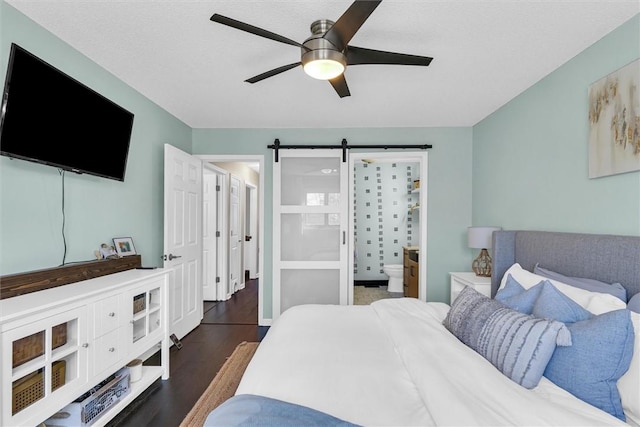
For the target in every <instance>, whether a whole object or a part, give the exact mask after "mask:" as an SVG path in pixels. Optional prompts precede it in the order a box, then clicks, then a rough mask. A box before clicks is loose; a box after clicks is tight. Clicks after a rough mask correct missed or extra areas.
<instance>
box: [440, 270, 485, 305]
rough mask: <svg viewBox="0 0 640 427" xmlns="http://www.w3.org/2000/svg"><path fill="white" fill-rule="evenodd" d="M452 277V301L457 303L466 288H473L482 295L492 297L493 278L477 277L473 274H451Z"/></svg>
mask: <svg viewBox="0 0 640 427" xmlns="http://www.w3.org/2000/svg"><path fill="white" fill-rule="evenodd" d="M449 274H450V275H451V300H450V303H452V302H453V301H455V299H456V298H457V296H458V294H459V293H460V291H462V289H464V287H465V286H471V287H472V288H473V289H475V290H476V291H478V292H480V293H481V294H482V295H486V296H488V297H490V296H491V277H481V276H476V273H473V272H464V273H449Z"/></svg>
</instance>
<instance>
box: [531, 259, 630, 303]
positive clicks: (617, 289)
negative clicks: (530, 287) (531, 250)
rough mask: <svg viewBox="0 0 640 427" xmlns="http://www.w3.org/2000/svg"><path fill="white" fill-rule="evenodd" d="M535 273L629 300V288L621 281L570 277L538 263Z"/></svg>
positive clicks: (625, 300)
mask: <svg viewBox="0 0 640 427" xmlns="http://www.w3.org/2000/svg"><path fill="white" fill-rule="evenodd" d="M533 273H534V274H538V275H540V276H544V277H546V278H547V279H553V280H557V281H558V282H562V283H565V284H567V285H570V286H573V287H575V288H580V289H585V290H587V291H591V292H600V293H603V294H611V295H613V296H615V297H617V298H620V299H621V300H622V301H624V302H627V290H626V289H625V288H624V287H623V286H622V285H621V284H620V283H611V284H609V283H605V282H601V281H599V280H595V279H585V278H582V277H569V276H565V275H564V274H560V273H556V272H555V271H551V270H547V269H545V268H542V267H539V266H538V264H536V265H535V267H533Z"/></svg>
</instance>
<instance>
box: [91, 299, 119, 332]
mask: <svg viewBox="0 0 640 427" xmlns="http://www.w3.org/2000/svg"><path fill="white" fill-rule="evenodd" d="M122 321H123V316H122V304H121V303H120V295H114V296H112V297H109V298H104V299H102V300H100V301H98V302H96V303H95V304H94V305H93V336H94V337H96V338H97V337H100V336H102V335H104V334H106V333H107V332H111V331H113V330H115V329H117V328H118V327H119V326H121V325H122Z"/></svg>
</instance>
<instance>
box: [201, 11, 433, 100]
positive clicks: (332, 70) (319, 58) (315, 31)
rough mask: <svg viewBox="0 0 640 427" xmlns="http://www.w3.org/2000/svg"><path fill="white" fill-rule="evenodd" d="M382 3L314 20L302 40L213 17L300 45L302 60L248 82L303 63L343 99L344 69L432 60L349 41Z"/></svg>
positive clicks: (345, 92) (424, 63)
mask: <svg viewBox="0 0 640 427" xmlns="http://www.w3.org/2000/svg"><path fill="white" fill-rule="evenodd" d="M381 2H382V0H377V1H370V0H356V1H354V2H353V4H352V5H351V6H350V7H349V8H348V9H347V10H346V11H345V12H344V13H343V14H342V16H341V17H340V18H338V20H337V21H335V22H333V21H330V20H328V19H320V20H317V21H314V22H313V23H312V24H311V36H310V37H309V38H307V39H306V40H305V41H304V42H302V43H298V42H296V41H294V40H291V39H289V38H287V37H284V36H281V35H279V34H275V33H272V32H271V31H267V30H264V29H262V28H258V27H255V26H253V25H249V24H246V23H244V22H240V21H236V20H235V19H232V18H227V17H226V16H222V15H219V14H217V13H216V14H214V15H213V16H211V20H212V21H213V22H217V23H219V24H223V25H227V26H229V27H232V28H236V29H238V30H241V31H246V32H248V33H251V34H255V35H257V36H260V37H264V38H267V39H271V40H275V41H277V42H280V43H285V44H288V45H292V46H297V47H299V48H300V49H301V58H300V61H299V62H294V63H293V64H288V65H283V66H281V67H278V68H274V69H273V70H270V71H267V72H264V73H262V74H258V75H257V76H254V77H251V78H249V79H247V80H245V81H246V82H248V83H257V82H259V81H261V80H264V79H266V78H269V77H273V76H275V75H277V74H280V73H283V72H285V71H288V70H291V69H293V68H296V67H297V66H299V65H302V68H303V69H304V71H305V72H306V73H307V74H308V75H310V76H311V77H314V78H316V79H320V80H328V81H329V83H331V86H333V88H334V89H335V91H336V92H337V93H338V95H339V96H340V98H344V97H345V96H350V95H351V93H350V92H349V87H348V86H347V81H346V79H345V77H344V71H345V69H346V67H347V66H350V65H363V64H389V65H422V66H428V65H429V64H430V63H431V61H432V60H433V58H430V57H428V56H418V55H409V54H404V53H395V52H385V51H382V50H374V49H367V48H363V47H357V46H351V45H349V44H348V43H349V41H350V40H351V38H352V37H353V36H354V35H355V33H356V32H357V31H358V30H359V29H360V27H361V26H362V24H364V22H365V21H366V20H367V18H369V15H371V13H372V12H373V11H374V10H375V9H376V7H378V5H379V4H380V3H381Z"/></svg>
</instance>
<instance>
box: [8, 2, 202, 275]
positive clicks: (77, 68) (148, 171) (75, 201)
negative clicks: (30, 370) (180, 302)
mask: <svg viewBox="0 0 640 427" xmlns="http://www.w3.org/2000/svg"><path fill="white" fill-rule="evenodd" d="M0 24H1V25H0V28H1V29H0V74H1V76H2V77H1V79H2V82H4V77H5V75H6V69H7V63H8V60H9V50H10V46H11V43H12V42H15V43H17V44H19V45H20V46H22V47H24V48H26V49H27V50H29V51H30V52H32V53H34V54H35V55H37V56H39V57H40V58H42V59H44V60H45V61H47V62H49V63H51V64H52V65H54V66H55V67H57V68H59V69H61V70H62V71H64V72H65V73H67V74H69V75H71V76H72V77H74V78H76V79H77V80H79V81H81V82H82V83H84V84H86V85H87V86H89V87H91V88H92V89H94V90H96V91H97V92H99V93H101V94H103V95H104V96H106V97H107V98H109V99H111V100H112V101H114V102H116V103H117V104H120V105H121V106H123V107H124V108H126V109H128V110H129V111H131V112H133V113H134V114H135V118H134V126H133V136H132V139H131V145H130V151H129V158H128V162H127V172H126V176H125V181H124V182H118V181H113V180H109V179H105V178H98V177H94V176H90V175H77V174H73V173H66V178H65V213H66V227H65V235H66V240H67V256H66V261H67V262H75V261H84V260H89V259H92V258H93V251H94V250H95V249H97V248H98V247H99V245H100V243H102V242H110V241H111V239H112V238H113V237H132V238H133V242H134V244H135V246H136V250H137V251H138V252H139V253H141V254H142V261H143V263H144V264H145V265H162V261H161V260H160V257H161V255H162V247H163V237H162V236H163V224H162V221H163V213H162V210H163V163H164V161H163V150H164V148H163V147H164V144H165V143H171V144H172V145H175V146H177V147H178V148H181V149H183V150H185V151H191V129H190V128H189V127H188V126H186V125H185V124H184V123H182V122H181V121H179V120H177V119H176V118H175V117H173V116H171V115H170V114H169V113H167V112H166V111H164V110H162V109H161V108H159V107H158V106H157V105H156V104H154V103H152V102H151V101H149V100H148V99H147V98H145V97H143V96H142V95H141V94H139V93H138V92H136V91H135V90H133V89H132V88H131V87H129V86H127V85H126V84H125V83H123V82H122V81H121V80H119V79H118V78H116V77H115V76H113V75H112V74H110V73H109V72H107V71H106V70H104V69H103V68H101V67H100V66H98V65H97V64H96V63H94V62H92V61H91V60H90V59H88V58H87V57H85V56H83V55H82V54H80V53H79V52H77V51H76V50H74V49H73V48H72V47H70V46H69V45H67V44H66V43H64V42H62V41H61V40H60V39H58V38H57V37H56V36H54V35H52V34H51V33H49V32H47V31H46V30H44V29H43V28H42V27H40V26H39V25H37V24H36V23H34V22H33V21H31V20H30V19H28V18H26V17H25V16H24V15H23V14H21V13H20V12H18V11H17V10H15V9H14V8H12V7H11V6H9V5H8V4H6V3H5V2H4V1H3V2H0ZM63 105H64V104H62V105H61V108H63ZM34 125H36V126H37V123H34ZM52 143H54V144H55V143H56V141H52ZM87 144H91V140H90V139H89V140H87ZM101 149H102V148H101V147H96V156H99V155H100V150H101ZM61 209H62V179H61V178H60V175H59V174H58V170H57V169H56V168H54V167H50V166H44V165H39V164H35V163H30V162H25V161H21V160H10V159H8V158H7V157H4V156H2V157H0V275H4V274H12V273H18V272H23V271H29V270H36V269H43V268H50V267H55V266H58V265H59V264H61V263H62V258H63V253H64V246H63V240H62V235H61V228H62V213H61Z"/></svg>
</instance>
